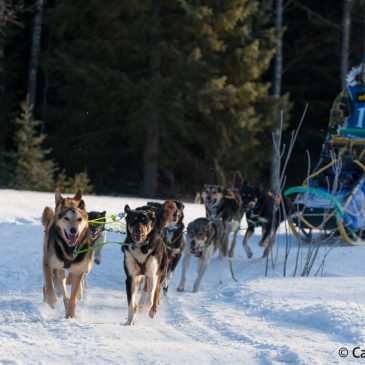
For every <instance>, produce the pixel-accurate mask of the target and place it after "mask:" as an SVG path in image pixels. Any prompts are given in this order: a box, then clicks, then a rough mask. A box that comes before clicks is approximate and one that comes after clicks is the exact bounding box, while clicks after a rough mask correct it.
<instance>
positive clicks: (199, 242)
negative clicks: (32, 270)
mask: <svg viewBox="0 0 365 365" xmlns="http://www.w3.org/2000/svg"><path fill="white" fill-rule="evenodd" d="M201 199H202V202H203V203H204V205H205V208H206V217H204V218H198V219H195V220H194V221H193V222H190V223H189V224H188V226H187V230H186V238H185V239H184V230H185V226H184V222H183V220H184V205H183V203H182V202H180V201H173V200H168V201H165V202H164V203H156V202H148V203H147V204H146V205H145V206H142V207H138V208H136V209H131V208H130V207H129V206H128V205H126V206H125V208H124V212H125V214H126V215H125V222H126V238H125V242H124V243H123V245H122V251H123V253H124V270H125V274H126V282H125V283H126V293H127V300H128V317H127V323H126V324H128V325H134V324H135V322H136V316H137V312H140V313H145V312H147V311H148V312H149V316H150V317H151V318H153V317H154V316H155V315H156V313H157V308H158V304H159V298H160V290H161V287H162V288H163V291H164V293H165V294H166V293H167V291H168V288H169V283H170V281H171V278H172V277H173V274H174V270H175V268H176V266H177V265H178V263H179V260H180V258H181V255H182V253H183V251H184V252H185V255H184V259H183V268H182V275H181V281H180V284H179V286H178V288H177V290H178V291H184V290H185V282H186V273H187V270H188V266H189V261H190V259H191V256H195V257H196V258H197V259H198V260H199V266H198V276H197V279H196V280H195V283H194V287H193V292H196V291H198V290H199V286H200V283H201V281H202V279H203V276H204V273H205V271H206V269H207V267H208V264H209V262H210V260H211V258H212V256H213V254H214V253H215V252H216V250H217V249H218V250H219V253H220V255H221V256H227V255H229V256H230V257H232V256H233V255H234V249H235V244H236V236H237V232H238V230H239V227H240V221H241V219H242V217H243V215H244V213H246V217H247V223H248V229H247V231H246V234H245V236H244V239H243V247H244V248H245V251H246V254H247V256H248V258H250V257H251V256H252V252H251V249H250V247H249V246H248V240H249V238H250V236H251V235H252V234H253V232H254V229H255V227H256V226H261V227H262V232H263V235H262V238H261V240H260V243H259V244H260V246H263V247H265V250H264V254H263V256H267V255H268V254H269V252H270V249H271V246H272V243H273V242H272V241H273V240H272V239H270V237H273V236H275V234H274V233H275V231H276V229H277V227H278V226H279V224H280V221H281V219H280V216H281V214H280V210H281V208H280V207H281V206H282V205H283V206H285V207H286V209H290V205H289V203H288V202H285V204H279V205H278V204H276V203H275V198H274V197H273V194H272V193H270V192H266V191H264V190H263V189H262V188H261V186H260V185H257V186H256V187H252V186H251V185H249V184H248V183H247V182H244V181H243V179H242V177H241V176H240V174H239V173H236V175H235V182H234V184H233V187H231V188H225V187H223V186H220V185H205V186H204V188H203V190H202V194H201ZM276 206H277V208H276ZM95 219H97V220H98V222H101V223H105V222H106V220H105V211H104V212H87V210H86V206H85V202H84V200H83V199H82V192H81V190H80V189H79V190H78V191H77V192H76V194H75V196H74V197H72V198H64V197H63V196H62V195H61V194H60V192H59V191H58V190H56V193H55V209H52V208H50V207H46V208H45V209H44V211H43V214H42V224H43V226H44V228H45V230H44V232H45V235H44V247H43V273H44V286H43V294H44V301H45V302H47V303H48V304H49V305H50V306H51V307H52V308H54V306H55V304H56V302H57V297H60V296H61V295H62V297H63V303H64V306H65V315H66V318H75V317H76V303H77V300H78V299H81V297H82V296H83V293H84V287H85V279H86V275H87V274H88V273H89V272H90V270H91V268H92V264H93V260H94V262H95V263H96V264H100V262H101V251H100V247H99V248H96V250H95V253H94V252H93V251H94V250H93V249H89V250H88V248H92V246H94V245H98V244H99V243H103V242H105V229H104V226H103V224H94V223H93V222H94V221H95ZM273 220H275V222H274V224H273ZM231 232H233V238H232V242H231V245H230V247H229V240H228V238H229V234H230V233H231ZM76 251H77V254H75V252H76ZM66 272H67V273H68V276H67V277H66ZM66 284H71V293H70V296H69V295H68V292H67V288H66ZM140 286H142V293H141V296H140V299H139V301H137V293H138V289H139V287H140Z"/></svg>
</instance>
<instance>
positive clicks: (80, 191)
mask: <svg viewBox="0 0 365 365" xmlns="http://www.w3.org/2000/svg"><path fill="white" fill-rule="evenodd" d="M74 199H75V200H81V199H82V190H81V189H80V188H78V189H77V191H76V194H75V196H74Z"/></svg>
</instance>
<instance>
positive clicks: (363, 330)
mask: <svg viewBox="0 0 365 365" xmlns="http://www.w3.org/2000/svg"><path fill="white" fill-rule="evenodd" d="M85 201H86V204H87V208H88V209H89V210H104V209H105V210H107V213H108V214H115V213H118V212H121V211H123V208H124V205H125V204H126V203H128V204H129V205H130V206H131V207H137V206H139V205H143V204H144V203H145V202H146V200H142V199H135V198H120V197H116V198H112V197H101V196H86V197H85ZM46 205H50V206H53V205H54V195H53V194H50V193H35V192H23V191H14V190H0V207H1V209H0V239H1V240H0V258H1V259H0V263H1V264H0V363H1V364H47V365H48V364H54V365H56V364H68V365H69V364H118V365H119V364H133V365H135V364H199V365H203V364H244V365H246V364H247V365H251V364H252V365H254V364H261V365H269V364H308V365H316V364H318V365H319V364H349V363H353V364H359V363H361V362H363V361H365V359H361V358H355V357H354V355H355V356H361V354H362V351H363V352H364V353H365V326H364V325H365V285H364V282H365V280H364V277H365V265H364V262H365V248H364V247H344V246H341V247H336V248H335V249H333V250H332V251H331V252H330V254H329V256H328V257H327V260H326V262H325V266H324V270H323V276H320V277H313V276H311V277H308V278H298V277H292V275H291V274H292V272H293V268H294V264H295V256H296V252H297V251H296V247H297V243H296V242H295V241H293V242H292V249H291V252H290V256H289V260H288V265H287V269H288V271H287V273H288V276H287V277H285V278H284V277H283V274H282V273H283V263H284V252H285V237H284V234H283V233H282V234H281V235H280V236H279V238H278V240H279V241H278V242H277V245H276V249H275V253H277V260H276V265H275V269H272V268H270V270H269V277H267V278H265V276H264V273H265V264H266V262H265V260H263V259H261V258H260V256H261V254H262V248H259V247H258V246H257V242H258V239H259V236H258V235H255V236H254V237H253V238H252V240H251V248H252V249H253V252H254V257H253V258H252V259H250V260H248V259H247V258H246V256H245V253H244V250H243V248H242V245H241V240H242V236H240V237H239V242H238V244H237V250H236V256H235V257H234V258H233V260H232V262H233V270H234V274H235V276H236V278H237V279H238V282H235V281H233V279H232V277H231V274H230V271H229V267H228V263H227V261H225V260H221V259H219V258H218V257H216V258H214V259H213V261H212V263H211V266H210V267H209V269H208V271H207V274H206V276H205V278H204V279H203V284H202V287H201V291H200V292H199V293H195V294H192V293H191V289H192V284H193V281H194V279H195V277H196V265H195V262H192V264H191V268H190V271H189V275H188V285H187V288H188V291H186V292H184V293H178V292H176V291H175V288H176V287H177V285H178V282H179V280H180V270H181V267H180V266H179V267H178V269H177V271H176V275H175V277H174V279H173V281H172V284H171V286H170V292H169V294H168V297H167V298H162V299H161V303H160V308H159V312H158V313H157V317H156V318H155V319H153V320H151V319H150V318H149V317H148V315H143V316H142V315H141V316H139V317H138V322H137V325H136V326H133V327H129V326H124V325H123V323H124V322H125V320H126V315H127V299H126V294H125V285H124V280H125V275H124V270H123V265H122V262H123V257H122V253H121V251H120V248H119V247H118V246H116V245H108V246H105V247H104V252H103V254H104V256H103V259H102V264H101V265H100V266H96V265H95V266H94V268H93V271H92V272H91V274H90V275H89V277H88V284H89V288H88V290H87V296H86V298H85V299H84V300H83V301H82V302H79V303H78V306H77V315H78V319H77V320H70V319H65V318H64V309H63V304H62V301H59V302H58V303H57V307H56V309H53V310H52V309H51V308H49V307H48V305H46V304H44V303H43V297H42V285H43V275H42V267H41V259H42V240H43V229H42V226H41V224H40V215H41V212H42V210H43V208H44V206H46ZM185 211H186V219H185V221H186V223H188V222H190V221H191V220H193V219H195V218H197V217H200V216H204V209H203V206H201V205H194V204H186V208H185ZM282 232H283V229H282ZM257 233H258V232H257ZM108 239H109V240H113V241H114V240H119V241H120V240H122V236H121V235H120V234H116V233H112V234H109V236H108ZM324 252H325V248H323V249H321V251H320V257H319V258H318V260H317V262H318V263H319V262H320V261H321V259H322V255H323V254H324ZM305 254H306V249H303V250H302V251H301V257H300V260H299V261H300V262H303V259H304V257H305V256H304V255H305ZM314 271H315V270H314ZM355 347H359V348H356V349H355V351H354V355H353V353H352V351H353V349H354V348H355ZM341 348H347V349H348V351H349V354H348V356H347V357H346V358H341V357H340V356H339V350H340V349H341ZM345 352H346V351H345V350H342V353H345ZM363 356H365V355H363Z"/></svg>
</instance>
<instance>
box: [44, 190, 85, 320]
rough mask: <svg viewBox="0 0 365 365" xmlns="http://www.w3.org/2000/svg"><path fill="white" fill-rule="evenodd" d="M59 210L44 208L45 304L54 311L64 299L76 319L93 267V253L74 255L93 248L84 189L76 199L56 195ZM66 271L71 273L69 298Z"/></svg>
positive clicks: (66, 311)
mask: <svg viewBox="0 0 365 365" xmlns="http://www.w3.org/2000/svg"><path fill="white" fill-rule="evenodd" d="M55 198H56V209H55V211H53V209H52V208H49V207H46V208H44V211H43V215H42V224H43V225H44V227H45V231H44V232H45V236H44V246H43V273H44V286H43V294H44V301H45V302H47V303H48V304H49V305H50V306H51V307H52V308H54V306H55V304H56V302H57V298H56V294H57V296H59V297H60V296H61V295H62V296H63V303H64V305H65V314H66V318H75V312H76V302H77V296H78V293H79V292H80V291H81V290H80V285H81V282H82V279H83V275H84V274H86V273H88V272H90V270H91V268H92V251H88V252H85V253H81V254H78V255H77V256H75V255H74V252H75V250H80V249H84V248H87V247H89V246H90V243H91V240H90V237H89V232H88V215H87V212H86V210H85V203H84V201H83V200H82V192H81V189H79V190H78V191H77V193H76V194H75V196H74V197H73V198H63V197H62V195H61V194H60V192H59V191H58V189H57V190H56V193H55ZM65 270H68V272H69V273H71V274H72V275H71V277H72V283H71V284H72V286H71V296H70V298H69V296H68V294H67V290H66V276H65Z"/></svg>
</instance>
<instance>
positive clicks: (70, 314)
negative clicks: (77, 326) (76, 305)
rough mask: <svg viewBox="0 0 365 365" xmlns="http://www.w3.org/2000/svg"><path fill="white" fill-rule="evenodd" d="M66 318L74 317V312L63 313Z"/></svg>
mask: <svg viewBox="0 0 365 365" xmlns="http://www.w3.org/2000/svg"><path fill="white" fill-rule="evenodd" d="M65 318H66V319H76V315H75V313H66V315H65Z"/></svg>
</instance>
